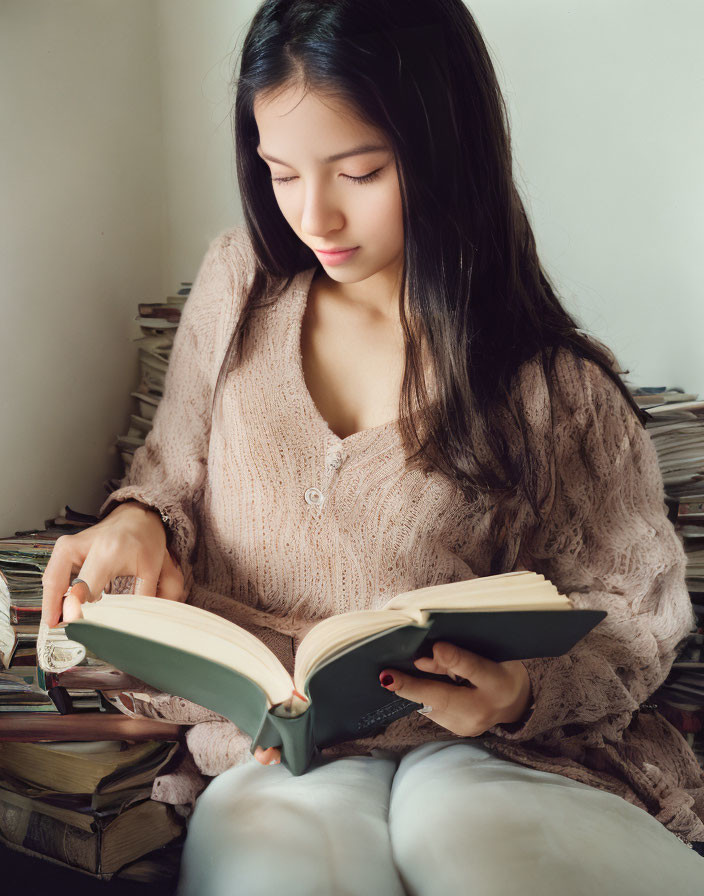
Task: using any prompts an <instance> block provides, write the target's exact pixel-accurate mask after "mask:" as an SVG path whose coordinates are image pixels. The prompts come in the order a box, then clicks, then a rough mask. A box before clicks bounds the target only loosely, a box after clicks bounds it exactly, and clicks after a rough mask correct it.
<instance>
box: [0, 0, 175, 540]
mask: <svg viewBox="0 0 704 896" xmlns="http://www.w3.org/2000/svg"><path fill="white" fill-rule="evenodd" d="M155 47H156V10H155V7H154V5H153V4H152V3H149V2H143V0H70V2H69V0H59V2H57V0H3V2H2V3H0V121H1V122H2V140H1V141H0V382H1V383H2V389H0V420H1V421H2V423H1V429H0V432H1V434H2V438H1V440H0V533H2V534H3V535H5V534H11V533H13V532H14V531H15V530H17V529H28V528H31V527H35V526H41V525H43V522H44V520H45V519H46V518H47V517H54V516H56V515H58V514H59V513H60V512H63V509H64V506H65V504H70V506H71V507H73V508H74V509H76V510H80V511H83V512H95V511H97V509H98V507H99V506H100V504H101V503H102V501H103V489H102V482H103V480H104V479H105V478H107V477H109V476H113V475H117V474H118V473H119V472H120V465H119V458H118V457H117V455H116V454H114V449H113V447H112V441H113V439H114V437H115V435H116V433H118V432H124V431H126V425H125V424H126V421H127V420H128V419H129V411H130V409H131V405H132V399H130V398H129V392H130V390H132V389H134V387H135V385H136V370H137V366H136V348H135V346H134V345H133V343H132V342H131V339H132V337H133V336H135V335H138V328H137V325H136V324H135V323H134V321H133V317H134V315H135V314H136V303H137V301H139V300H144V299H147V298H154V297H156V296H158V295H159V294H160V292H161V279H162V278H161V259H162V216H163V211H162V200H163V195H164V193H163V189H162V184H161V160H162V158H163V146H162V136H163V133H162V128H161V121H160V97H159V90H158V86H159V71H158V64H157V59H156V54H155V52H154V51H155ZM136 331H137V332H136Z"/></svg>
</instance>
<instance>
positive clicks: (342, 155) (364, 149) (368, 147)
mask: <svg viewBox="0 0 704 896" xmlns="http://www.w3.org/2000/svg"><path fill="white" fill-rule="evenodd" d="M257 149H258V150H261V147H260V146H258V147H257ZM386 149H387V147H386V146H378V145H373V144H370V143H369V144H365V145H364V146H356V147H355V148H354V149H348V150H346V151H345V152H338V153H335V155H332V156H328V157H327V159H323V163H324V164H325V165H328V164H329V163H330V162H338V161H339V160H340V159H347V158H349V157H350V156H361V155H362V154H364V153H368V152H381V151H385V150H386ZM259 155H260V156H261V157H262V158H264V159H266V160H267V162H278V163H279V165H286V166H287V167H288V162H282V161H281V159H275V158H274V157H273V156H267V155H265V154H264V153H263V152H259Z"/></svg>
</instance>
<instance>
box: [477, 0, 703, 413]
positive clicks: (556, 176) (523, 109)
mask: <svg viewBox="0 0 704 896" xmlns="http://www.w3.org/2000/svg"><path fill="white" fill-rule="evenodd" d="M468 5H469V7H470V9H471V10H472V12H473V13H474V15H475V17H476V19H477V22H478V23H479V26H480V28H481V29H482V32H483V33H484V35H485V37H486V39H487V41H488V43H489V45H490V47H491V49H492V51H493V56H494V58H495V59H496V60H497V63H498V66H497V67H498V69H499V75H500V77H501V79H502V81H503V84H504V91H505V94H506V97H507V100H508V102H509V111H510V117H511V121H512V125H513V136H514V157H515V159H516V161H517V166H516V177H517V181H518V183H519V185H520V186H521V187H522V194H523V195H524V197H526V199H527V201H528V206H529V210H530V214H531V220H532V222H533V224H534V230H535V234H536V240H537V243H538V251H539V253H540V256H541V259H542V260H543V262H544V264H545V267H546V268H547V270H548V274H549V275H551V276H552V277H553V279H554V281H556V285H557V286H558V289H559V291H560V294H561V295H562V296H563V297H564V298H565V299H566V301H565V304H566V305H567V307H568V308H569V310H571V311H572V312H573V313H576V314H577V315H578V316H579V318H580V319H581V321H582V322H583V325H584V326H585V327H586V328H587V329H588V330H589V331H590V332H592V333H594V334H595V335H596V336H597V337H599V338H601V339H603V340H604V341H606V342H607V343H608V344H609V345H610V346H611V347H612V348H613V349H614V351H615V352H616V356H617V358H618V360H619V361H620V362H621V364H622V365H623V366H624V367H627V368H628V369H629V370H630V371H631V377H630V378H631V379H632V380H633V381H634V382H638V383H640V384H642V385H646V384H648V385H668V386H681V387H683V388H685V389H687V390H688V391H690V390H691V391H694V392H697V391H698V392H700V393H701V394H702V396H703V397H704V354H703V353H702V351H701V349H700V345H701V340H702V336H703V335H704V301H703V299H704V295H703V289H702V283H703V278H702V273H701V257H702V254H703V251H704V216H703V215H702V209H703V208H704V177H703V176H702V159H704V114H703V111H704V54H702V52H701V42H702V36H703V35H704V4H702V3H701V2H700V0H673V2H671V3H665V4H663V3H661V2H656V0H590V2H588V3H587V2H584V0H526V2H516V0H473V2H470V3H468Z"/></svg>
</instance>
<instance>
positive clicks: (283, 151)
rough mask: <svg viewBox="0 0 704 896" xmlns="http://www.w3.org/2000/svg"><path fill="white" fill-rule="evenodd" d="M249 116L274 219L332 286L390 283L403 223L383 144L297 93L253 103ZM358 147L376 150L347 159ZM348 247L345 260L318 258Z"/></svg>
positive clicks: (346, 117)
mask: <svg viewBox="0 0 704 896" xmlns="http://www.w3.org/2000/svg"><path fill="white" fill-rule="evenodd" d="M254 116H255V119H256V122H257V127H258V129H259V146H258V147H257V152H258V153H259V155H260V156H261V157H262V158H263V159H265V161H266V163H267V164H268V166H269V169H270V173H271V177H272V187H273V190H274V196H275V197H276V201H277V202H278V205H279V208H280V209H281V213H282V214H283V216H284V218H285V219H286V220H287V221H288V223H289V225H290V226H291V228H292V229H293V231H294V232H295V233H296V234H297V236H298V237H299V238H300V239H301V240H302V241H303V242H304V243H305V244H306V245H307V246H310V248H311V249H313V251H315V252H316V255H317V257H318V259H319V260H320V262H321V264H322V266H323V268H324V270H325V272H326V273H327V274H328V276H329V277H330V278H331V279H333V280H336V281H338V282H339V283H358V282H360V281H362V280H366V279H368V278H370V277H375V282H376V284H377V285H381V282H382V281H388V284H389V285H391V283H393V282H396V280H397V278H399V277H400V269H401V265H402V262H403V216H402V208H401V193H400V189H399V182H398V175H397V171H396V162H395V157H394V154H393V151H392V150H391V148H390V146H389V143H388V141H387V140H386V139H385V138H384V136H383V135H380V134H379V133H378V131H377V130H376V129H374V128H371V127H369V126H368V125H365V124H364V123H362V122H360V121H359V120H357V119H356V118H355V117H354V116H353V115H352V113H351V111H350V110H349V109H348V108H347V107H346V106H343V105H341V104H340V102H339V101H336V100H333V99H330V98H327V97H324V96H322V95H320V94H314V93H307V94H305V95H304V94H303V89H302V88H301V87H300V86H295V87H293V86H292V87H287V88H285V89H284V90H283V91H281V92H280V93H278V94H277V95H276V96H271V97H267V98H266V99H264V98H263V97H260V98H258V99H257V100H256V102H255V104H254ZM360 147H375V148H374V149H373V150H372V151H366V152H356V153H354V154H350V155H347V154H348V153H350V152H351V151H352V150H358V149H359V148H360ZM342 154H344V155H345V156H346V157H345V158H338V159H333V160H331V159H330V157H331V156H340V155H342ZM267 157H268V158H267ZM272 159H278V160H279V161H272ZM355 178H368V180H367V182H366V183H365V182H364V181H363V180H362V181H359V180H355ZM353 247H357V248H356V251H355V252H354V253H353V254H352V256H351V257H349V258H348V259H347V260H343V261H342V262H341V263H337V264H331V262H330V258H329V257H328V256H324V255H321V254H320V253H319V251H318V250H321V249H348V248H353ZM375 275H379V276H375Z"/></svg>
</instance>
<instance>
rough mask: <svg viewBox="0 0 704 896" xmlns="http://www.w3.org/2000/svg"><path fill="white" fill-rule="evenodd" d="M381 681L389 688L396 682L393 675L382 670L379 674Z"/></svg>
mask: <svg viewBox="0 0 704 896" xmlns="http://www.w3.org/2000/svg"><path fill="white" fill-rule="evenodd" d="M379 681H380V682H381V683H382V684H383V685H384V687H385V688H387V687H388V686H389V685H390V684H393V683H394V677H393V675H389V673H388V672H382V673H381V675H380V676H379Z"/></svg>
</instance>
